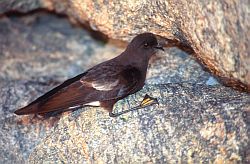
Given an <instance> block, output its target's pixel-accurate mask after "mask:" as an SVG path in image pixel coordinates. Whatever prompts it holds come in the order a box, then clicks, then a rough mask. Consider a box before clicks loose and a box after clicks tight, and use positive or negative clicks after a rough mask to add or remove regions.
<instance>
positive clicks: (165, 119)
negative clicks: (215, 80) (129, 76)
mask: <svg viewBox="0 0 250 164" xmlns="http://www.w3.org/2000/svg"><path fill="white" fill-rule="evenodd" d="M146 93H148V94H150V95H151V96H153V97H157V98H158V101H159V106H151V107H149V108H146V109H141V110H138V111H135V112H131V113H128V114H126V115H123V116H121V117H119V118H117V119H114V118H110V117H109V116H108V114H107V112H105V111H103V110H101V109H100V108H89V109H85V110H79V111H77V112H74V113H73V114H71V115H68V116H65V117H63V118H61V120H60V121H59V123H58V125H57V126H56V127H55V128H54V129H53V130H52V131H51V133H50V134H49V135H48V136H47V137H46V138H45V139H44V140H43V141H42V142H41V143H40V144H39V145H38V146H37V147H36V148H35V150H34V151H33V152H32V154H31V155H30V158H29V163H44V162H45V163H46V162H48V163H51V162H52V163H54V162H55V163H91V162H93V161H95V162H97V163H144V162H152V163H178V162H181V163H182V162H190V163H199V162H202V163H203V162H205V163H217V162H218V163H221V162H224V163H228V162H232V163H243V162H246V156H245V155H246V151H247V149H249V145H248V143H249V136H248V128H249V124H247V121H246V120H247V119H249V117H250V115H249V114H250V113H249V112H250V95H247V94H243V93H240V92H236V91H234V90H232V89H229V88H225V87H207V86H206V85H194V84H186V83H182V84H167V85H147V86H145V87H144V89H143V90H141V91H140V92H137V93H136V94H134V95H131V96H129V97H128V98H126V99H124V100H122V101H120V102H118V103H117V104H116V106H115V111H119V110H124V109H127V108H129V107H133V106H136V105H138V104H139V103H140V101H141V99H142V98H143V96H144V95H145V94H146ZM247 112H248V116H247ZM247 117H248V118H247ZM248 122H249V120H248Z"/></svg>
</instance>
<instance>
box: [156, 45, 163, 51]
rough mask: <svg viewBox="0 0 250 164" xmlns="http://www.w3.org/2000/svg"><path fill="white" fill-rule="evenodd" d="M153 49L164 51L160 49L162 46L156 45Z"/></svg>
mask: <svg viewBox="0 0 250 164" xmlns="http://www.w3.org/2000/svg"><path fill="white" fill-rule="evenodd" d="M154 48H156V49H158V50H162V51H164V48H163V47H162V45H160V44H158V45H157V46H155V47H154Z"/></svg>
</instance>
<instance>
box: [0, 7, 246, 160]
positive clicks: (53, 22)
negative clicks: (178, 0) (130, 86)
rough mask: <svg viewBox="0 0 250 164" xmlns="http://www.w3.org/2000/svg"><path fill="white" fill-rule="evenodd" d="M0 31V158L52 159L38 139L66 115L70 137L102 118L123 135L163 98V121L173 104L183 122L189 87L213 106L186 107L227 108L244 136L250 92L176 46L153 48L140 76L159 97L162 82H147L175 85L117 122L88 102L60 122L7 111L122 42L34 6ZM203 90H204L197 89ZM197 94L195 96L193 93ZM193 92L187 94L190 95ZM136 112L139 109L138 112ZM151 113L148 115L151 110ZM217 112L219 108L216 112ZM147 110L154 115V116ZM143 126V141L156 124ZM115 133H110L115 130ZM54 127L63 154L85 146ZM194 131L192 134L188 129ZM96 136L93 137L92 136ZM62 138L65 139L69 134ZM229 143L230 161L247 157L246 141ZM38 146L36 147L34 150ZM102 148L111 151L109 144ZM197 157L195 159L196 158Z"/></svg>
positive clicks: (6, 19)
mask: <svg viewBox="0 0 250 164" xmlns="http://www.w3.org/2000/svg"><path fill="white" fill-rule="evenodd" d="M0 29H1V30H0V38H1V39H0V97H1V98H0V117H1V120H0V121H1V122H0V125H1V133H0V150H1V151H0V163H24V162H25V161H26V160H27V158H28V157H29V156H30V161H31V162H34V161H37V162H38V161H41V160H42V158H43V157H44V158H45V159H46V160H50V159H52V158H54V156H53V154H50V156H48V158H49V159H48V158H46V157H45V156H43V155H44V152H43V151H44V150H45V148H44V147H41V145H42V144H43V142H44V141H46V138H45V137H46V136H47V137H48V139H50V138H51V137H52V136H56V135H55V131H59V130H60V129H58V127H64V126H67V125H66V124H67V121H69V120H71V121H70V122H69V126H71V124H72V123H73V122H77V123H79V124H80V125H79V126H77V128H78V129H76V131H75V132H73V133H72V134H71V139H73V138H74V135H75V136H79V135H82V134H87V133H85V132H81V131H80V130H79V127H90V128H94V127H95V125H96V124H99V123H98V122H97V121H98V120H100V121H101V122H100V123H103V126H101V127H105V126H106V125H108V124H110V123H118V125H119V126H124V127H123V128H124V129H123V131H122V132H126V133H130V132H131V129H129V128H126V127H132V125H138V123H137V122H138V120H141V118H144V117H145V119H146V120H148V121H152V122H153V123H155V121H157V120H158V119H159V118H158V117H159V115H158V114H159V113H158V114H157V111H158V112H160V111H163V104H164V103H165V102H166V103H167V104H165V105H166V109H167V110H166V111H168V110H169V109H170V108H171V105H173V106H176V108H175V109H173V108H171V110H170V112H172V113H170V116H171V117H169V118H168V119H169V120H168V121H170V120H171V118H172V115H175V114H174V113H173V112H174V111H175V110H177V114H176V117H173V120H174V121H176V119H177V117H178V118H179V121H181V118H182V117H183V119H184V121H185V120H187V119H188V118H187V117H186V116H185V115H184V114H183V113H182V111H181V110H182V108H183V112H185V113H187V116H188V117H189V115H191V116H190V117H191V118H193V117H192V115H193V114H194V113H190V114H188V112H193V111H190V110H189V109H186V108H187V107H188V108H189V107H190V109H192V108H191V107H192V105H193V104H192V103H194V104H195V101H194V102H193V101H188V100H189V99H192V96H193V95H191V93H192V92H193V94H194V97H195V98H197V99H198V98H200V99H202V98H204V100H205V99H206V100H207V98H209V100H210V101H212V100H213V102H212V103H214V105H215V106H212V105H210V106H207V108H206V107H205V106H204V107H203V106H202V105H203V104H204V103H205V104H206V103H207V101H206V102H204V103H203V104H202V103H201V102H200V101H202V100H200V99H199V103H198V102H197V103H198V104H199V105H201V106H200V107H199V106H196V107H195V108H194V109H193V110H198V109H197V108H201V109H204V110H205V109H206V110H207V111H208V112H207V113H206V115H205V116H206V117H208V113H209V110H210V108H211V111H212V112H213V111H217V110H218V109H225V110H226V112H228V110H229V111H231V110H232V112H231V113H230V112H229V113H227V115H226V116H225V119H227V118H228V119H229V120H230V121H232V119H231V118H237V120H234V121H239V122H237V123H239V125H237V128H238V127H239V129H240V130H239V132H240V134H238V133H237V134H236V135H238V136H237V137H240V139H243V138H244V136H245V135H246V133H245V131H244V130H242V129H243V128H245V129H247V128H246V126H247V123H246V122H245V123H244V122H242V121H243V118H242V119H241V117H240V115H241V114H243V115H244V112H243V110H245V109H247V110H249V107H247V106H248V105H249V102H248V98H249V97H248V96H246V95H245V94H240V93H239V92H236V91H233V90H231V89H228V88H223V87H222V86H221V85H220V84H218V83H217V81H216V80H215V79H214V78H213V76H211V75H210V74H209V73H207V72H205V71H204V70H203V69H202V68H201V66H200V65H199V64H198V63H197V62H196V61H195V60H194V59H193V57H191V56H189V55H188V54H186V53H185V52H183V51H181V50H179V49H176V48H171V49H168V50H166V51H165V53H159V54H157V55H156V56H155V57H154V58H153V59H152V61H151V64H150V66H149V71H148V76H147V81H146V84H147V88H146V90H147V92H148V93H149V94H152V95H154V96H157V97H158V95H156V94H157V92H158V91H157V90H159V87H161V86H155V87H153V86H151V85H152V84H162V83H179V84H176V85H175V84H173V85H171V84H169V85H167V86H166V87H163V90H164V88H165V89H166V88H169V91H167V92H166V93H165V94H163V95H160V97H158V98H160V100H161V105H160V106H159V109H158V108H155V109H153V108H150V109H145V110H140V111H138V112H139V113H137V112H133V113H129V114H127V115H125V116H124V117H121V118H118V119H117V120H115V119H110V118H109V117H108V115H107V113H106V112H105V111H102V110H101V109H99V108H97V109H95V108H91V110H89V111H87V112H84V111H85V109H83V110H78V111H75V112H74V113H73V114H69V115H67V114H66V116H63V117H62V119H61V120H60V121H59V124H57V122H58V119H57V118H55V120H53V119H52V120H51V119H49V120H36V119H32V117H19V116H16V115H14V114H13V111H14V110H16V109H17V108H19V107H21V106H24V105H26V104H27V103H29V102H31V101H32V100H34V99H35V98H36V97H38V96H39V95H41V94H43V93H45V92H46V91H48V90H49V89H50V88H52V87H54V86H56V85H57V84H58V83H59V82H62V81H64V80H66V79H67V78H69V77H73V76H75V75H77V74H78V73H81V72H83V71H85V70H86V69H87V68H89V67H91V66H93V65H95V64H97V63H99V62H102V61H104V60H107V59H109V58H112V57H114V56H116V55H117V54H119V53H120V52H122V50H123V49H124V46H123V47H117V45H116V44H115V45H114V44H113V43H114V42H116V41H113V40H110V41H108V42H106V41H105V42H104V41H100V40H96V39H93V37H92V36H91V35H90V34H89V32H86V31H84V30H83V29H82V27H80V26H78V25H71V24H70V23H69V22H68V21H67V19H66V18H65V17H62V16H55V15H52V14H50V13H44V12H34V13H32V14H31V15H23V16H15V15H9V16H2V17H1V19H0ZM100 54H101V55H100ZM181 83H190V84H185V85H184V86H181V85H180V84H181ZM194 84H201V85H194ZM215 84H217V88H213V87H212V88H211V91H209V90H210V87H209V86H210V85H215ZM204 85H206V86H204ZM196 87H197V91H196ZM221 87H222V88H221ZM150 88H151V89H150ZM171 88H174V90H175V88H176V91H172V89H171ZM146 90H144V91H146ZM151 90H152V91H151ZM167 90H168V89H167ZM186 90H187V91H186ZM218 90H219V91H220V92H221V93H218V95H216V93H217V91H218ZM177 91H178V93H182V92H183V94H184V93H185V92H187V93H189V94H188V95H186V98H185V96H184V97H183V96H182V94H181V96H179V97H175V98H174V99H171V96H173V95H171V93H173V92H177ZM219 91H218V92H219ZM169 92H170V93H169ZM203 92H204V93H203ZM207 92H208V93H207ZM212 92H214V94H212ZM160 93H162V92H160ZM206 93H207V95H204V94H206ZM142 94H144V93H143V92H141V93H138V94H136V95H134V96H132V97H130V99H131V98H135V97H136V98H138V101H140V100H141V98H142ZM198 94H200V95H199V96H197V95H198ZM209 94H210V95H209ZM222 95H225V98H224V99H223V105H222V106H223V108H222V107H220V104H221V103H222V100H221V99H219V101H218V104H217V105H218V106H216V102H215V100H217V98H218V97H217V96H219V97H221V96H222ZM164 96H165V97H164ZM202 96H203V97H202ZM240 96H242V97H241V99H240V98H239V97H240ZM216 97H217V98H216ZM222 97H223V96H222ZM172 98H173V97H172ZM195 98H193V99H194V100H196V99H195ZM170 100H171V101H170ZM172 100H173V101H172ZM210 101H209V103H210ZM186 102H187V103H191V104H186V105H188V106H187V107H185V106H186V105H184V104H183V103H186ZM232 102H234V103H235V105H233V103H232ZM135 103H138V102H135V100H134V99H133V100H131V103H130V101H129V104H130V105H131V106H132V105H133V104H135ZM178 104H179V105H180V106H179V107H178V106H177V105H178ZM231 105H232V107H231ZM237 105H239V106H237ZM120 106H122V107H125V108H126V107H128V99H126V100H124V101H122V102H120V103H119V104H118V106H117V107H118V108H119V109H120ZM217 107H218V108H217ZM236 107H239V113H237V112H236V113H237V114H234V112H235V109H236ZM231 108H232V109H231ZM143 111H144V112H146V113H142V112H143ZM198 111H199V110H198ZM89 112H90V113H89ZM151 112H153V113H152V114H150V113H151ZM154 112H156V113H154ZM168 112H169V111H168ZM221 112H222V113H223V110H222V111H221ZM160 113H161V112H160ZM224 113H225V112H224ZM138 114H139V115H138ZM163 114H164V111H163ZM165 114H168V113H165ZM199 114H200V113H199ZM85 115H86V118H84V117H85ZM153 115H156V116H153ZM219 116H221V115H219ZM223 116H224V115H223ZM227 116H228V117H227ZM200 117H203V115H202V114H201V116H200ZM221 117H222V116H221ZM244 117H245V115H244ZM246 117H247V116H246ZM148 118H151V119H150V120H149V119H148ZM79 119H80V121H79ZM85 119H86V120H87V119H89V121H88V123H89V124H90V125H86V124H85ZM103 119H105V120H107V122H106V123H105V122H102V121H103ZM131 119H132V125H131V123H130V122H131V121H129V120H131ZM163 119H165V118H163ZM166 119H167V118H166ZM202 119H203V118H202ZM223 119H224V117H223ZM91 120H92V121H91ZM133 120H134V121H133ZM219 120H220V119H219ZM248 120H249V119H248ZM95 121H96V122H95ZM165 121H166V120H165ZM203 121H204V120H203ZM230 121H229V122H230ZM92 122H93V125H91V124H92ZM127 122H128V126H127V125H126V124H127ZM139 122H140V121H139ZM142 122H144V121H141V123H140V124H142V125H143V124H144V123H142ZM204 122H205V121H204ZM225 122H226V121H225ZM158 123H159V124H158ZM234 123H235V122H234ZM73 124H75V123H73ZM145 125H152V124H151V123H149V124H147V123H145ZM161 125H164V124H162V123H161V122H159V121H157V125H155V126H157V127H160V126H161ZM187 125H188V124H185V125H183V126H184V127H183V128H184V129H185V128H186V127H187ZM233 125H234V124H233ZM248 125H249V122H248ZM74 126H75V125H74ZM119 126H118V127H119ZM200 126H202V125H200ZM54 127H55V129H54ZM139 127H141V126H138V127H136V129H138V128H139ZM175 127H176V126H173V128H175ZM180 127H181V125H178V128H176V129H175V131H176V132H175V133H174V134H177V133H180V134H182V128H180ZM111 128H113V132H114V130H115V129H116V126H113V127H111ZM170 128H171V127H170ZM213 128H214V127H213V126H212V125H211V127H210V125H209V127H207V129H208V131H209V132H210V131H213ZM150 129H152V132H150ZM150 129H149V130H148V131H149V135H151V137H150V136H149V138H148V139H147V140H146V141H150V140H151V139H152V138H154V136H152V135H153V132H154V131H156V129H154V127H153V125H152V128H150ZM85 130H87V131H90V130H91V129H90V130H88V129H85ZM94 130H95V129H94ZM100 130H102V128H100ZM111 130H112V129H111ZM125 130H126V131H125ZM115 131H117V129H116V130H115ZM204 131H205V130H204ZM104 132H105V131H101V132H99V133H98V134H102V133H104ZM106 132H107V131H106ZM165 132H166V130H164V132H160V133H159V135H160V136H161V135H162V134H163V133H165ZM237 132H238V131H237ZM60 133H62V135H61V137H60V138H61V141H62V142H61V141H60V142H59V141H58V142H57V143H55V144H59V145H60V144H61V143H63V141H64V140H65V142H66V141H67V142H68V143H64V144H65V148H64V149H63V150H65V152H66V153H67V154H68V152H67V151H68V150H72V151H73V153H78V152H79V151H82V150H85V149H81V150H79V147H81V146H83V148H84V147H86V148H88V147H87V146H86V144H83V145H77V144H73V143H71V141H69V140H67V137H68V136H66V135H67V133H66V134H64V133H63V132H60ZM143 133H144V132H139V133H137V135H136V136H138V135H140V134H143ZM119 134H120V133H119ZM166 134H169V135H170V133H169V132H168V133H167V132H166ZM171 134H173V133H171ZM183 134H184V132H183ZM92 135H93V134H92ZM96 135H97V134H96ZM132 135H134V133H131V137H133V136H132ZM190 135H191V133H190ZM193 135H195V133H194V134H193ZM202 135H203V136H205V138H206V137H207V135H208V137H207V138H208V139H210V138H209V137H210V136H209V134H206V133H205V132H204V134H202ZM216 135H217V134H216ZM50 136H51V137H50ZM114 136H115V135H114ZM144 136H145V134H144ZM170 136H171V135H170ZM176 136H178V135H176ZM191 136H192V135H191ZM72 137H73V138H72ZM85 137H88V136H85ZM89 137H91V136H89ZM96 137H97V138H98V136H96ZM166 137H169V136H166ZM171 137H172V138H173V137H174V136H171ZM68 139H70V137H69V138H68ZM113 139H114V137H113ZM122 139H126V136H125V138H121V139H119V138H116V139H115V141H116V140H122ZM213 139H214V138H213V137H212V140H213ZM215 139H216V137H215ZM236 139H238V138H236ZM130 140H131V139H130V138H129V140H127V141H126V142H127V143H130ZM243 140H244V141H247V140H248V139H243ZM82 141H83V139H81V138H79V143H82ZM84 141H85V140H84ZM109 141H110V139H109V140H107V141H106V142H109ZM139 141H141V140H139ZM158 141H159V140H158ZM158 141H157V142H158ZM124 142H125V141H124ZM135 142H136V141H133V143H131V144H132V145H133V144H134V143H135ZM172 142H173V140H172ZM98 143H99V142H96V143H94V146H93V144H92V147H90V148H93V150H95V149H94V148H95V146H96V144H98ZM181 143H183V144H185V140H184V139H183V142H181ZM235 143H237V145H239V150H237V151H235V149H234V148H235V147H233V148H232V149H233V151H232V152H234V153H235V154H236V156H235V157H237V160H239V161H241V160H244V159H247V154H249V153H247V152H246V153H245V154H244V150H245V147H246V145H245V144H247V143H244V144H242V143H241V142H239V141H238V140H236V141H235ZM38 144H39V146H38V147H37V148H36V146H37V145H38ZM46 144H47V143H46ZM172 144H173V143H172ZM186 144H187V143H186ZM226 144H228V142H226V143H225V145H226ZM111 145H112V144H111ZM113 145H115V146H116V147H117V145H116V144H115V143H113ZM156 145H157V144H156ZM173 145H174V144H173ZM229 145H230V144H229ZM71 146H72V147H71ZM97 146H98V145H97ZM99 146H100V145H99ZM140 146H142V147H139V148H143V149H144V148H145V147H146V148H147V149H149V150H148V153H149V155H148V157H152V155H154V153H153V152H155V151H156V150H160V147H159V146H152V145H151V148H149V145H148V146H145V145H144V146H145V147H143V145H140ZM191 146H192V145H191ZM56 147H57V146H56ZM154 147H155V149H154ZM137 148H138V147H137ZM168 148H169V147H167V151H165V150H164V152H169V151H168V150H169V149H168ZM213 148H214V150H213V151H212V148H211V147H209V148H207V149H206V150H211V154H215V153H214V151H217V150H218V149H217V147H216V146H215V147H213ZM34 149H35V151H34ZM143 149H141V150H138V154H139V155H138V156H140V155H141V154H142V153H143V152H144V150H143ZM55 150H56V149H55ZM108 150H109V151H110V147H109V149H108ZM131 150H132V148H131ZM151 150H152V151H151ZM171 150H172V149H171ZM185 150H187V148H186V147H185ZM222 150H224V149H222ZM226 150H227V149H226ZM33 151H34V152H33ZM38 151H41V152H43V153H42V154H41V156H38V155H37V154H36V152H38ZM48 151H51V149H50V148H48ZM56 151H57V150H56ZM32 152H33V153H32ZM122 152H123V151H122ZM136 152H137V151H134V153H135V154H136ZM184 152H185V151H184V150H183V151H180V152H179V154H180V153H184ZM202 152H203V151H202ZM230 152H231V149H230ZM230 152H227V153H230ZM31 153H32V154H31ZM53 153H55V152H53ZM30 154H31V155H30ZM122 154H123V153H121V154H118V156H117V157H116V158H119V159H121V156H122ZM150 154H151V155H150ZM161 154H162V153H161ZM170 154H171V153H170ZM194 154H196V153H194ZM95 155H96V154H95ZM99 155H100V154H99ZM227 155H228V154H227ZM138 156H137V157H138ZM205 156H206V157H207V156H209V155H206V153H205ZM205 156H204V158H205ZM229 156H230V157H232V159H234V158H233V157H234V154H233V155H232V154H230V155H228V157H229ZM59 157H62V160H63V161H67V160H65V159H66V157H65V156H64V154H63V153H62V154H61V155H60V156H59ZM72 157H73V155H72ZM76 157H77V158H78V157H79V156H77V155H76ZM97 157H98V156H97ZM171 157H172V156H171ZM219 157H221V156H219ZM224 157H225V156H222V158H218V159H217V160H224ZM238 157H239V158H238ZM38 158H39V159H38ZM67 158H68V157H67ZM77 158H76V159H77ZM103 158H104V157H102V158H99V157H98V159H100V160H101V161H105V159H103ZM105 158H106V159H111V157H108V156H107V157H105ZM157 158H158V156H157ZM164 158H165V157H163V158H162V160H165V159H164ZM199 158H200V157H199ZM204 158H202V159H204ZM81 159H87V158H85V156H83V157H81ZM89 159H90V160H96V159H97V158H96V157H95V156H94V157H93V156H91V155H90V157H89ZM144 159H145V158H143V159H142V160H144ZM155 159H156V158H155ZM183 159H184V160H185V159H186V157H185V156H183ZM196 159H198V157H197V158H196ZM227 159H229V158H225V160H227ZM69 160H70V158H69ZM136 160H140V159H136ZM160 160H161V159H159V161H160ZM173 160H174V161H175V160H176V158H173Z"/></svg>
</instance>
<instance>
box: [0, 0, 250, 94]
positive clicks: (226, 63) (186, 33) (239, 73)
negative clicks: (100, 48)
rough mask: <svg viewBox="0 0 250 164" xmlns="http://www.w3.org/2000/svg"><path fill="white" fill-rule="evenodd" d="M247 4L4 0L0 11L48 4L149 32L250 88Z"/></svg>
mask: <svg viewBox="0 0 250 164" xmlns="http://www.w3.org/2000/svg"><path fill="white" fill-rule="evenodd" d="M248 6H249V1H244V0H242V1H237V0H233V1H229V0H228V1H225V0H216V1H211V2H207V1H202V0H195V1H191V0H188V1H186V0H168V1H166V0H158V1H151V0H144V1H131V0H126V1H111V2H109V1H92V0H87V1H86V0H72V1H69V0H63V1H56V0H36V1H30V0H23V1H13V0H12V1H9V0H3V1H1V2H0V13H3V12H7V11H12V10H14V11H21V12H27V11H31V10H34V9H37V8H45V9H48V10H52V11H56V12H58V13H63V14H67V15H69V16H70V17H71V18H73V19H76V20H77V21H79V22H82V23H85V24H86V23H88V24H89V25H90V27H91V28H92V29H94V30H99V31H101V32H103V33H104V34H106V35H107V36H108V37H110V38H115V39H120V40H126V41H128V40H130V39H131V37H134V36H135V35H137V34H139V33H142V32H145V31H150V32H153V33H155V34H158V35H160V36H162V37H164V38H167V39H169V40H168V42H171V44H172V43H176V45H178V46H180V47H185V48H186V49H187V48H188V49H190V50H193V51H194V53H193V55H194V56H195V57H196V58H197V60H198V61H200V62H201V63H202V64H203V65H204V66H205V67H206V68H207V69H208V70H209V71H210V72H212V73H213V74H215V75H217V76H218V77H219V78H220V79H221V80H222V82H223V83H224V84H226V85H229V86H232V87H234V88H238V89H241V90H246V91H248V92H249V91H250V71H249V70H250V57H249V53H250V48H249V46H248V44H249V42H250V41H249V36H250V32H249V29H250V23H249V21H248V20H249V19H250V16H249V12H248V10H249V9H248Z"/></svg>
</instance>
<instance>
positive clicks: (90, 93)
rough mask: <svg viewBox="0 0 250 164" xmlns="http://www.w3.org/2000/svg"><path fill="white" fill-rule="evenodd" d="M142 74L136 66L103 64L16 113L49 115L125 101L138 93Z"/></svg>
mask: <svg viewBox="0 0 250 164" xmlns="http://www.w3.org/2000/svg"><path fill="white" fill-rule="evenodd" d="M140 76H141V74H140V71H139V70H138V69H136V68H134V67H124V66H117V65H116V66H112V65H102V66H97V67H93V68H92V69H90V70H89V71H87V72H86V73H84V74H81V75H78V76H76V77H75V78H72V79H69V80H67V81H65V82H64V83H63V84H61V85H59V86H58V87H56V88H54V89H52V90H51V91H49V92H48V93H46V94H45V95H43V96H41V97H39V98H38V99H37V100H35V101H34V102H32V103H31V104H30V105H28V106H27V107H24V108H22V109H20V110H17V111H16V112H15V113H16V114H30V113H38V114H42V113H47V112H52V111H60V110H65V109H68V108H71V107H72V108H73V107H75V106H79V105H82V104H87V103H90V102H94V101H107V100H114V99H121V98H123V97H125V96H127V95H129V94H131V93H134V92H135V91H137V90H136V89H137V87H136V86H137V84H138V82H139V79H140Z"/></svg>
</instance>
